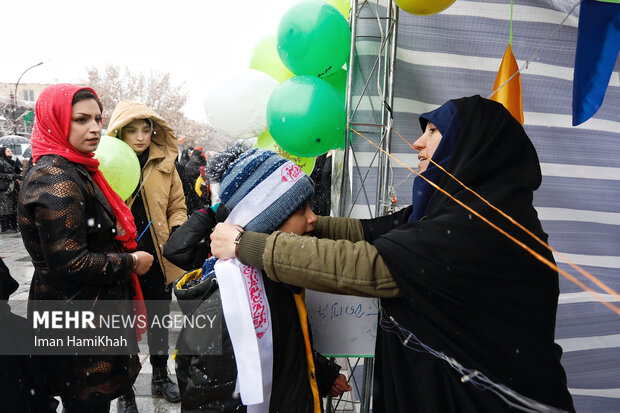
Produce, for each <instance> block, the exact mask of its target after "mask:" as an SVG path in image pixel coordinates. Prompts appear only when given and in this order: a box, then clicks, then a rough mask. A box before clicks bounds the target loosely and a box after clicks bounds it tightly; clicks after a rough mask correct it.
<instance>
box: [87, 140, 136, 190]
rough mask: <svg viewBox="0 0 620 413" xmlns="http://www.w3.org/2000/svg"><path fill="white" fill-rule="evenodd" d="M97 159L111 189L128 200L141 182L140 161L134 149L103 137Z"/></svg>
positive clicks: (97, 151)
mask: <svg viewBox="0 0 620 413" xmlns="http://www.w3.org/2000/svg"><path fill="white" fill-rule="evenodd" d="M95 158H96V159H97V160H98V161H99V170H100V171H101V173H102V174H103V176H104V177H105V179H106V181H108V184H110V187H112V189H113V190H114V192H116V193H117V194H118V195H119V196H120V197H121V198H122V199H123V201H125V200H127V199H128V198H129V197H130V196H131V194H133V191H135V189H136V188H137V187H138V183H139V182H140V161H138V157H137V156H136V153H135V152H134V151H133V149H131V147H130V146H129V145H127V144H126V143H125V142H123V141H122V140H120V139H117V138H114V137H112V136H102V137H101V142H99V147H98V148H97V150H96V151H95Z"/></svg>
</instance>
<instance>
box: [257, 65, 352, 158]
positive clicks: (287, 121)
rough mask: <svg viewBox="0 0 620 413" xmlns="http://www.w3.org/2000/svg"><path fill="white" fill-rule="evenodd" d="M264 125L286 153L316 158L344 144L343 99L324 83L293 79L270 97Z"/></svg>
mask: <svg viewBox="0 0 620 413" xmlns="http://www.w3.org/2000/svg"><path fill="white" fill-rule="evenodd" d="M267 125H268V127H269V132H270V133H271V136H273V138H274V139H275V141H276V142H277V143H278V145H280V146H281V147H282V149H284V150H285V151H288V152H290V153H292V154H293V155H298V156H304V157H310V156H319V155H321V154H323V153H325V152H327V151H328V150H330V149H332V148H335V147H337V146H339V145H340V143H341V142H342V141H343V140H344V132H345V127H346V113H345V108H344V104H343V101H342V98H341V97H340V96H338V93H337V92H336V90H335V89H334V88H333V87H332V86H331V85H330V84H329V83H327V82H326V81H325V80H323V79H319V78H318V77H315V76H295V77H293V78H290V79H289V80H287V81H285V82H283V83H281V84H280V86H278V87H277V88H276V90H274V91H273V93H272V94H271V97H270V98H269V102H268V103H267Z"/></svg>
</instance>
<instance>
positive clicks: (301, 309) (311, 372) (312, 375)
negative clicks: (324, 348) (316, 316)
mask: <svg viewBox="0 0 620 413" xmlns="http://www.w3.org/2000/svg"><path fill="white" fill-rule="evenodd" d="M293 296H294V297H295V305H296V306H297V315H298V316H299V324H300V325H301V331H302V333H303V335H304V344H305V345H306V361H307V362H308V363H307V365H308V381H309V382H310V388H311V390H312V398H313V399H314V413H321V398H320V397H319V386H318V385H317V383H316V372H315V369H314V354H312V347H311V346H310V333H309V331H308V312H307V311H306V302H305V298H306V290H303V291H302V292H301V293H299V294H293Z"/></svg>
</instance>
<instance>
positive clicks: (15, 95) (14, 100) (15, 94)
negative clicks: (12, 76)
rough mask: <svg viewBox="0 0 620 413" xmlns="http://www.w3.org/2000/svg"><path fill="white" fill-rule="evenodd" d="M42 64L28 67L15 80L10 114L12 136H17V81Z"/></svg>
mask: <svg viewBox="0 0 620 413" xmlns="http://www.w3.org/2000/svg"><path fill="white" fill-rule="evenodd" d="M42 64H43V62H39V63H37V64H36V65H33V66H30V67H29V68H28V69H26V70H24V71H23V72H22V74H21V75H19V78H18V79H17V83H15V91H14V92H13V113H12V115H13V116H12V117H13V134H15V135H16V134H17V122H16V120H15V112H16V109H17V86H19V81H20V80H22V76H24V75H25V74H26V72H27V71H29V70H30V69H33V68H35V67H37V66H41V65H42Z"/></svg>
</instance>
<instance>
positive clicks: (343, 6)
mask: <svg viewBox="0 0 620 413" xmlns="http://www.w3.org/2000/svg"><path fill="white" fill-rule="evenodd" d="M325 1H327V2H328V3H329V4H331V5H332V6H334V7H335V8H337V9H338V11H339V12H340V13H342V15H343V16H344V17H345V19H347V20H349V15H350V11H351V0H325Z"/></svg>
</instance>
